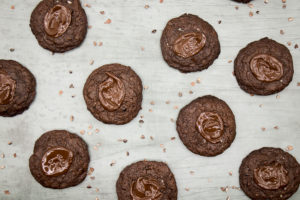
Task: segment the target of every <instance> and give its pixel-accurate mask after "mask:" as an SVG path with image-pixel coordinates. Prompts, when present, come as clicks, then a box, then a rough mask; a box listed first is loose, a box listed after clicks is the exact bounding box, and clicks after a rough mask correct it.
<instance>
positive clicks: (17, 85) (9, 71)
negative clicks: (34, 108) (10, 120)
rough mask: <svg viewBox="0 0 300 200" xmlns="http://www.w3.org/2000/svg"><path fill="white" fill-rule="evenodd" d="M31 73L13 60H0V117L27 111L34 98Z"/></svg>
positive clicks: (34, 82)
mask: <svg viewBox="0 0 300 200" xmlns="http://www.w3.org/2000/svg"><path fill="white" fill-rule="evenodd" d="M35 88H36V81H35V78H34V76H33V75H32V73H31V72H30V71H29V70H28V69H27V68H26V67H24V66H22V65H21V64H20V63H18V62H16V61H13V60H0V116H4V117H12V116H15V115H17V114H21V113H23V112H24V111H25V110H27V109H28V108H29V106H30V104H31V103H32V102H33V100H34V98H35V93H36V91H35Z"/></svg>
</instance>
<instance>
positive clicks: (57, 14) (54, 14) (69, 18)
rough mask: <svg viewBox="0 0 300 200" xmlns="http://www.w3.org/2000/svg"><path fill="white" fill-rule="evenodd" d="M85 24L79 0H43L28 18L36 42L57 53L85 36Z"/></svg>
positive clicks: (65, 49)
mask: <svg viewBox="0 0 300 200" xmlns="http://www.w3.org/2000/svg"><path fill="white" fill-rule="evenodd" d="M87 24H88V23H87V16H86V14H85V11H84V9H83V8H82V7H81V4H80V0H57V1H54V0H43V1H41V2H40V3H39V4H38V5H37V7H36V8H35V9H34V10H33V12H32V14H31V18H30V28H31V31H32V33H33V34H34V35H35V37H36V39H37V40H38V43H39V44H40V45H41V46H42V47H43V48H45V49H48V50H50V51H52V52H58V53H63V52H66V51H69V50H71V49H74V48H76V47H78V46H79V45H80V44H81V43H82V42H83V40H84V38H85V36H86V33H87Z"/></svg>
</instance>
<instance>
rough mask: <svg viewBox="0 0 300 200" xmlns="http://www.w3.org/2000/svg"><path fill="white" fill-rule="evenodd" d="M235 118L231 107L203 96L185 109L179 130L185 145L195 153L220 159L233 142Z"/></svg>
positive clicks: (177, 124)
mask: <svg viewBox="0 0 300 200" xmlns="http://www.w3.org/2000/svg"><path fill="white" fill-rule="evenodd" d="M235 128H236V126H235V118H234V115H233V113H232V111H231V109H230V108H229V106H228V105H227V104H226V103H225V102H224V101H222V100H221V99H218V98H217V97H214V96H210V95H207V96H203V97H199V98H197V99H195V100H193V101H192V102H191V103H189V104H188V105H186V106H185V107H183V108H182V109H181V110H180V112H179V114H178V117H177V121H176V129H177V132H178V134H179V137H180V139H181V141H182V142H183V144H184V145H185V146H186V147H187V148H188V149H189V150H190V151H191V152H193V153H195V154H199V155H202V156H216V155H218V154H221V153H223V152H224V151H225V150H226V149H227V148H229V146H230V145H231V143H232V142H233V140H234V138H235V135H236V132H235Z"/></svg>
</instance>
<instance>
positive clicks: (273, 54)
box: [234, 38, 294, 95]
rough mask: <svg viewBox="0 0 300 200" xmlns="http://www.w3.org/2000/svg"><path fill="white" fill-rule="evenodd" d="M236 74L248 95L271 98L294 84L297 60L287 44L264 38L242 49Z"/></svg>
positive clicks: (238, 57)
mask: <svg viewBox="0 0 300 200" xmlns="http://www.w3.org/2000/svg"><path fill="white" fill-rule="evenodd" d="M234 74H235V77H236V79H237V82H238V84H239V86H240V87H241V89H243V90H244V91H245V92H247V93H250V94H257V95H271V94H274V93H277V92H280V91H282V90H283V89H284V88H285V87H287V86H288V85H289V83H290V82H291V81H292V79H293V74H294V67H293V59H292V56H291V54H290V51H289V50H288V48H286V47H285V46H284V45H282V44H279V43H277V42H276V41H274V40H271V39H269V38H263V39H261V40H259V41H255V42H251V43H250V44H248V45H247V46H246V47H245V48H243V49H242V50H240V52H239V53H238V55H237V57H236V58H235V61H234Z"/></svg>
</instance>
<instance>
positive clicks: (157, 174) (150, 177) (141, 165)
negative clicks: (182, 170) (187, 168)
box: [116, 161, 177, 200]
mask: <svg viewBox="0 0 300 200" xmlns="http://www.w3.org/2000/svg"><path fill="white" fill-rule="evenodd" d="M116 190H117V195H118V200H142V199H143V200H163V199H168V200H176V199H177V186H176V181H175V178H174V175H173V173H172V172H171V170H170V169H169V167H168V165H167V164H165V163H163V162H157V161H139V162H136V163H133V164H131V165H129V166H127V167H126V168H125V169H123V171H122V172H121V173H120V176H119V178H118V181H117V183H116Z"/></svg>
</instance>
